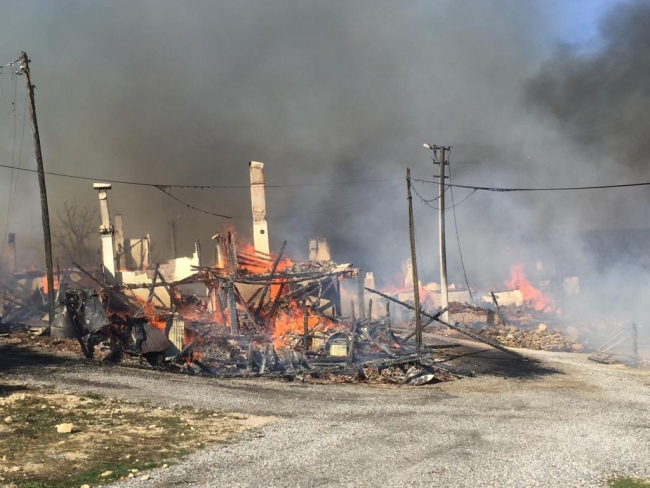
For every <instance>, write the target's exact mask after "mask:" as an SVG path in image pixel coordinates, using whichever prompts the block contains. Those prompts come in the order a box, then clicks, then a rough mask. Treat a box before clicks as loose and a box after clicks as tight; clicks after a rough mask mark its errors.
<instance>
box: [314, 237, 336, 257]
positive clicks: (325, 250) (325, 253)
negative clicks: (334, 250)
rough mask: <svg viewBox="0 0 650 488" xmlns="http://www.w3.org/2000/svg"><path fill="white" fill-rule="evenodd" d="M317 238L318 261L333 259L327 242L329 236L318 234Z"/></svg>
mask: <svg viewBox="0 0 650 488" xmlns="http://www.w3.org/2000/svg"><path fill="white" fill-rule="evenodd" d="M316 239H317V242H318V251H317V253H316V261H319V262H321V263H322V262H325V261H331V260H332V256H331V255H330V246H329V244H328V243H327V238H326V237H325V236H318V237H317V238H316Z"/></svg>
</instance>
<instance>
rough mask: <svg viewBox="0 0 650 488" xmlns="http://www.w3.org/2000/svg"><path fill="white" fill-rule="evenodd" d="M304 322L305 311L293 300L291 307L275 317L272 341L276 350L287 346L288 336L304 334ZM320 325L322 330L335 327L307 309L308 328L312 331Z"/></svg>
mask: <svg viewBox="0 0 650 488" xmlns="http://www.w3.org/2000/svg"><path fill="white" fill-rule="evenodd" d="M304 321H305V313H304V311H303V309H301V308H300V307H299V306H298V303H297V302H296V301H295V300H291V302H290V303H289V306H288V307H287V308H286V309H283V310H282V311H279V312H278V314H277V315H276V316H275V320H274V322H273V332H272V339H273V344H274V346H275V348H276V349H277V348H280V347H283V346H285V345H286V341H287V339H288V336H289V335H291V334H295V335H300V336H302V335H303V334H304V331H305V329H304V327H305V326H304ZM319 325H320V327H319V328H320V329H325V330H326V329H330V328H332V327H334V325H335V324H334V323H333V322H331V321H329V320H327V319H325V318H323V317H320V316H318V315H316V314H315V313H313V312H312V311H311V309H309V308H308V309H307V326H308V327H309V330H310V331H312V330H313V329H314V328H315V327H316V326H319Z"/></svg>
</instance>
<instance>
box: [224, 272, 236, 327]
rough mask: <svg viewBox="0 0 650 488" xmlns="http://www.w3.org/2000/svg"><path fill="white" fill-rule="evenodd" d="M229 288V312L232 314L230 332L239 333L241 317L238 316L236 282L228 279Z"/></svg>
mask: <svg viewBox="0 0 650 488" xmlns="http://www.w3.org/2000/svg"><path fill="white" fill-rule="evenodd" d="M226 289H227V290H228V312H229V314H230V332H231V333H232V334H239V318H238V317H237V302H236V300H235V284H234V283H233V282H232V281H230V280H228V282H227V284H226Z"/></svg>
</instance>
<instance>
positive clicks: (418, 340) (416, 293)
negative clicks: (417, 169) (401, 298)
mask: <svg viewBox="0 0 650 488" xmlns="http://www.w3.org/2000/svg"><path fill="white" fill-rule="evenodd" d="M406 194H407V197H406V200H407V201H408V208H409V241H410V243H411V264H412V266H411V268H412V270H413V306H414V307H415V345H416V347H417V348H418V349H420V348H422V319H421V317H420V283H419V281H418V265H417V259H416V255H415V224H414V223H413V197H412V196H411V168H406Z"/></svg>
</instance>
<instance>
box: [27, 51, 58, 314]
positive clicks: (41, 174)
mask: <svg viewBox="0 0 650 488" xmlns="http://www.w3.org/2000/svg"><path fill="white" fill-rule="evenodd" d="M20 73H21V74H22V75H23V76H24V77H25V87H26V89H27V96H28V98H29V104H28V106H29V117H30V119H31V122H32V135H33V136H34V154H35V156H36V167H37V169H38V186H39V189H40V193H41V217H42V220H43V241H44V242H45V269H46V272H47V302H48V305H49V322H50V324H52V320H53V319H54V271H53V268H52V236H51V233H50V211H49V210H48V208H47V190H46V188H45V170H44V169H43V154H42V153H41V137H40V135H39V133H38V121H37V120H36V104H35V102H34V85H32V79H31V73H30V71H29V58H28V57H27V53H26V52H25V51H23V52H21V53H20Z"/></svg>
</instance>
